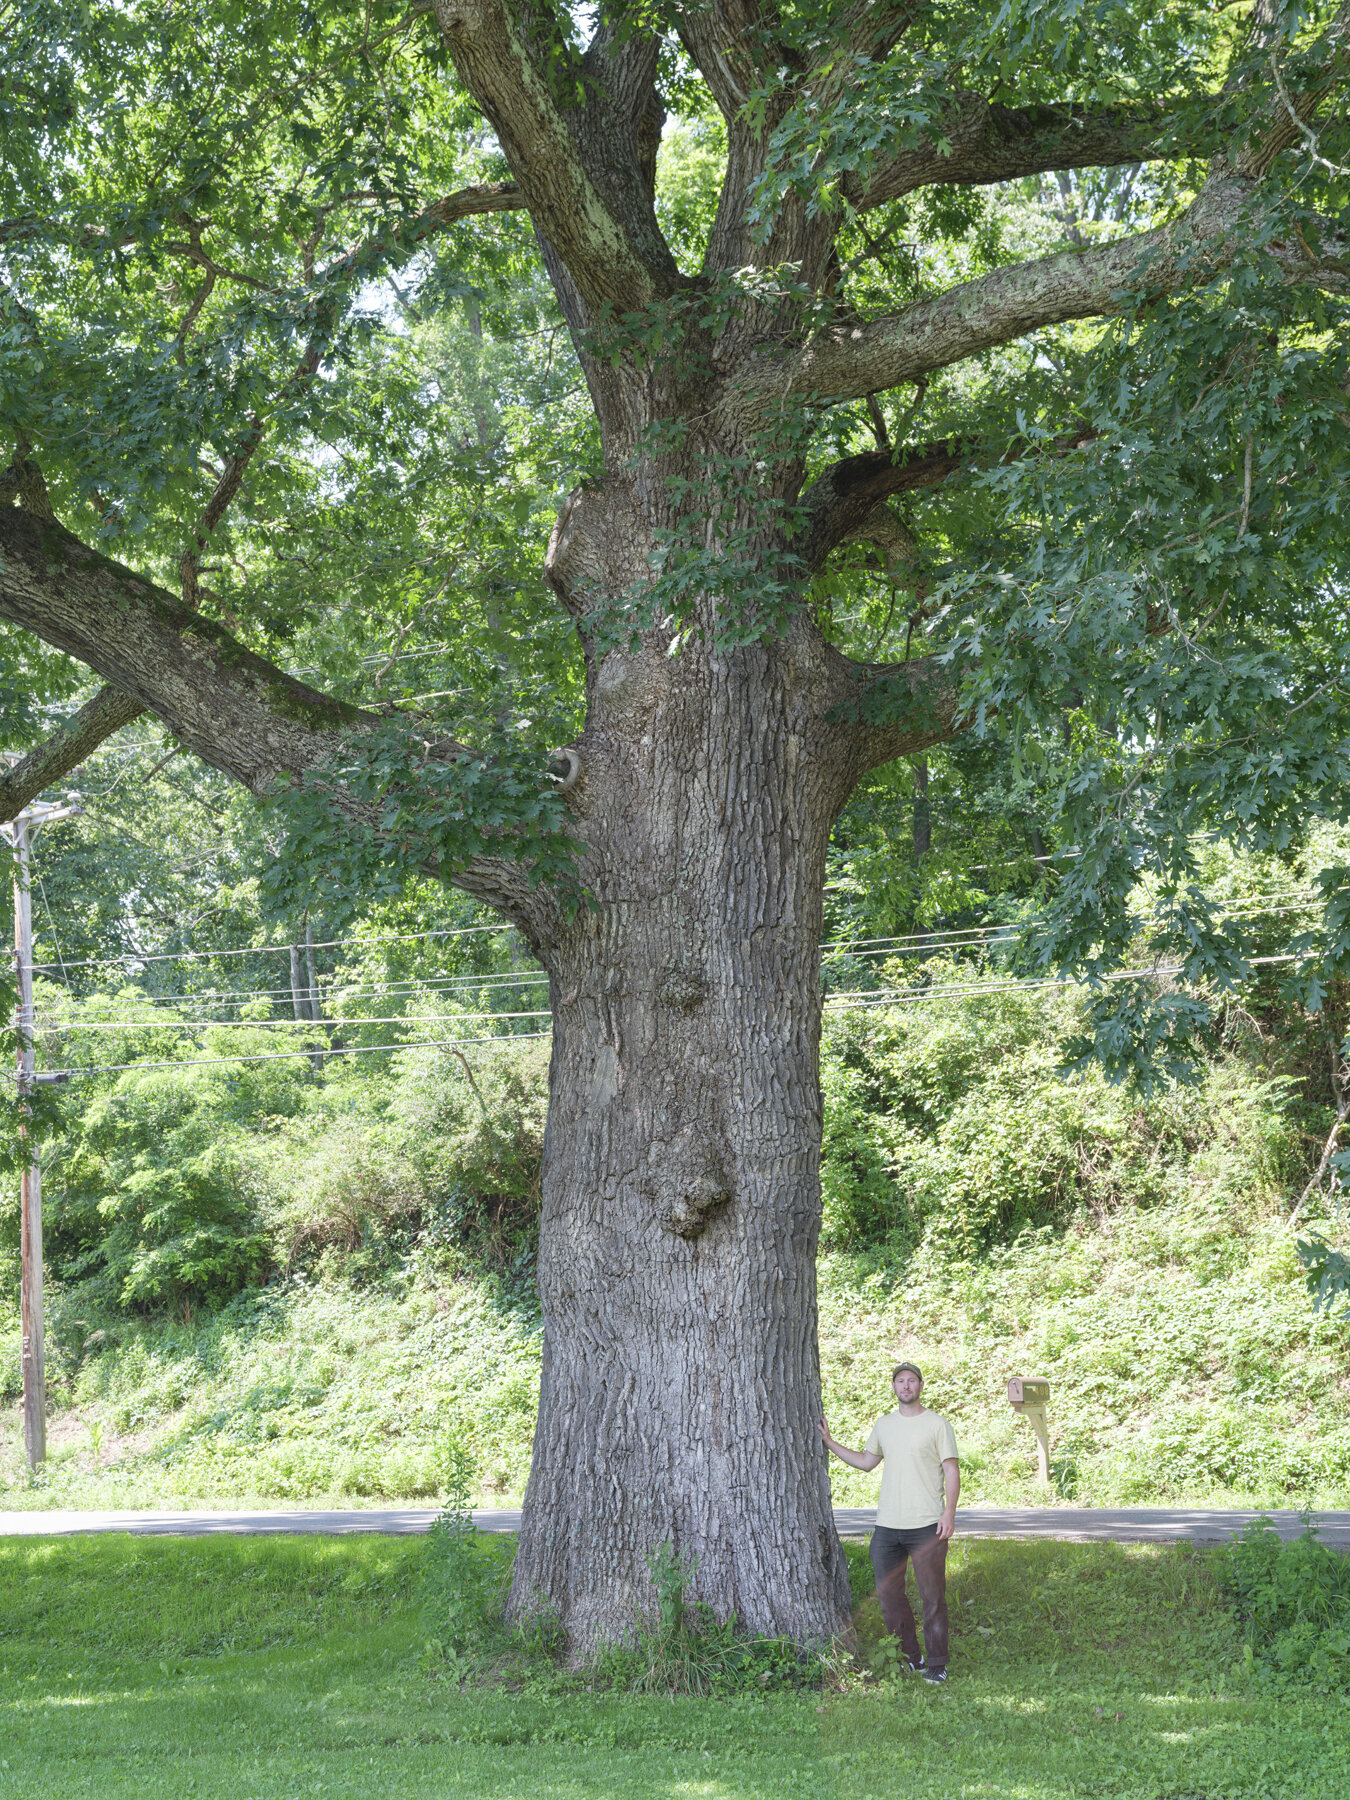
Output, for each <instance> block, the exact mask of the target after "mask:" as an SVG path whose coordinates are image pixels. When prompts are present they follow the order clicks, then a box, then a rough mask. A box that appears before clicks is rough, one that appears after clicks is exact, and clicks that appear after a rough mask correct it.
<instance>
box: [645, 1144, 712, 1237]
mask: <svg viewBox="0 0 1350 1800" xmlns="http://www.w3.org/2000/svg"><path fill="white" fill-rule="evenodd" d="M648 1160H649V1162H650V1163H651V1165H652V1168H653V1174H652V1179H651V1183H650V1189H651V1193H652V1197H653V1200H654V1202H655V1208H656V1219H657V1223H658V1224H659V1225H660V1226H661V1228H662V1230H664V1231H669V1232H671V1233H672V1234H673V1235H674V1236H675V1237H681V1238H696V1237H698V1236H699V1235H700V1233H702V1232H703V1231H706V1229H707V1227H708V1222H709V1220H710V1219H711V1217H712V1215H713V1213H715V1212H716V1211H717V1209H718V1208H719V1207H721V1206H725V1205H726V1203H727V1201H728V1200H730V1199H731V1196H732V1190H731V1181H730V1179H729V1177H728V1175H727V1172H726V1162H725V1159H724V1157H723V1154H722V1149H721V1146H720V1145H718V1144H716V1143H712V1142H710V1141H709V1140H708V1137H707V1135H706V1133H705V1132H704V1131H703V1130H702V1129H693V1128H691V1129H690V1130H687V1131H682V1132H681V1133H680V1134H679V1135H678V1136H677V1137H676V1138H675V1139H674V1140H673V1141H667V1142H664V1143H661V1142H658V1143H655V1144H653V1145H652V1148H651V1151H650V1154H649V1158H648Z"/></svg>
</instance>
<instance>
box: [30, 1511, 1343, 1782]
mask: <svg viewBox="0 0 1350 1800" xmlns="http://www.w3.org/2000/svg"><path fill="white" fill-rule="evenodd" d="M428 1555H429V1549H428V1544H427V1541H426V1540H425V1539H408V1538H402V1539H378V1538H365V1537H362V1538H342V1539H328V1540H325V1539H316V1538H304V1539H289V1540H281V1539H263V1540H238V1539H220V1538H213V1539H186V1540H182V1539H179V1540H165V1539H150V1540H146V1539H129V1538H127V1537H120V1536H119V1537H106V1538H67V1539H46V1540H10V1541H9V1542H4V1543H0V1792H3V1793H4V1795H5V1796H6V1800H11V1797H12V1800H37V1797H38V1796H42V1797H43V1800H47V1797H48V1796H53V1795H55V1796H59V1797H60V1800H66V1796H76V1795H82V1794H86V1793H87V1794H96V1795H98V1796H99V1797H100V1800H122V1797H123V1796H127V1797H128V1800H129V1797H130V1796H133V1795H134V1796H136V1800H158V1797H159V1796H164V1797H165V1800H169V1797H171V1800H183V1797H185V1796H195V1797H197V1800H263V1797H265V1800H293V1797H294V1800H301V1797H304V1800H308V1797H309V1796H310V1795H323V1796H324V1797H325V1800H357V1797H359V1800H368V1797H369V1796H370V1795H371V1794H373V1793H379V1794H381V1795H384V1796H387V1797H389V1800H423V1797H424V1796H425V1797H426V1800H431V1797H432V1796H435V1797H436V1800H445V1797H447V1796H455V1797H458V1796H461V1795H463V1796H466V1797H467V1796H473V1797H474V1800H499V1797H500V1800H508V1797H509V1800H520V1797H523V1796H530V1797H531V1800H534V1797H535V1796H539V1795H543V1796H548V1797H549V1800H564V1797H566V1800H572V1797H573V1796H575V1797H577V1800H580V1797H581V1796H587V1797H588V1800H611V1797H613V1800H620V1796H622V1797H623V1800H647V1797H648V1796H652V1797H653V1800H654V1797H656V1796H661V1797H662V1800H666V1797H667V1796H670V1795H681V1796H685V1795H688V1796H698V1797H699V1800H751V1797H754V1800H758V1797H760V1796H763V1797H764V1800H768V1797H770V1796H773V1797H775V1800H777V1797H780V1796H781V1797H783V1800H788V1797H792V1800H828V1797H831V1796H834V1795H843V1794H849V1795H851V1796H854V1795H856V1796H862V1797H864V1800H872V1797H873V1796H876V1797H877V1800H880V1797H881V1796H886V1800H892V1797H893V1796H895V1795H896V1794H902V1795H903V1796H904V1797H905V1800H930V1797H931V1800H937V1797H938V1796H942V1797H943V1800H947V1797H948V1796H951V1795H969V1796H972V1797H973V1796H980V1797H981V1800H984V1797H986V1796H990V1797H994V1800H1003V1797H1005V1796H1006V1797H1007V1800H1012V1797H1013V1796H1016V1797H1017V1800H1069V1796H1081V1795H1095V1796H1101V1797H1102V1800H1182V1797H1183V1796H1185V1797H1187V1800H1194V1797H1196V1796H1199V1795H1205V1796H1209V1797H1212V1800H1257V1797H1258V1796H1259V1797H1260V1800H1340V1796H1341V1795H1342V1794H1343V1793H1344V1767H1345V1756H1346V1747H1347V1746H1346V1732H1345V1725H1344V1714H1343V1705H1344V1702H1343V1698H1337V1697H1336V1696H1334V1695H1327V1694H1323V1693H1321V1692H1320V1691H1319V1690H1318V1689H1317V1688H1316V1687H1315V1686H1310V1687H1307V1688H1305V1689H1303V1690H1300V1691H1299V1692H1298V1694H1297V1695H1296V1696H1291V1695H1288V1694H1286V1695H1278V1694H1272V1693H1268V1692H1265V1691H1264V1690H1262V1689H1261V1688H1260V1687H1259V1686H1254V1684H1253V1682H1252V1680H1251V1678H1250V1676H1249V1675H1248V1674H1247V1673H1246V1671H1245V1668H1244V1663H1243V1657H1242V1635H1241V1631H1240V1628H1239V1625H1238V1623H1237V1622H1236V1620H1235V1619H1234V1617H1233V1615H1232V1613H1231V1612H1230V1610H1229V1606H1228V1603H1227V1601H1226V1599H1225V1596H1224V1593H1223V1591H1222V1589H1221V1586H1220V1583H1219V1578H1218V1577H1219V1564H1218V1559H1217V1556H1216V1553H1215V1552H1213V1551H1208V1552H1207V1551H1200V1550H1196V1549H1193V1548H1188V1547H1169V1548H1160V1547H1146V1548H1145V1547H1124V1546H1112V1545H1064V1544H1047V1543H1023V1544H1016V1543H993V1542H988V1541H975V1540H969V1541H966V1542H962V1541H961V1540H959V1539H958V1541H957V1543H956V1544H955V1545H954V1547H953V1550H952V1555H951V1585H950V1591H951V1600H952V1611H953V1615H954V1621H955V1632H954V1641H953V1657H952V1674H951V1678H950V1680H949V1682H948V1684H947V1685H946V1687H944V1688H941V1689H936V1690H934V1689H930V1688H928V1687H926V1686H924V1685H923V1684H921V1683H918V1682H916V1681H914V1680H913V1679H912V1678H900V1677H897V1678H893V1679H883V1680H880V1681H878V1680H875V1679H874V1678H872V1677H870V1676H867V1675H863V1674H853V1675H849V1676H846V1677H845V1678H844V1679H843V1680H841V1681H839V1682H837V1683H836V1685H835V1686H834V1687H833V1688H832V1689H828V1690H824V1691H811V1692H793V1691H779V1692H768V1693H763V1694H759V1693H753V1694H741V1693H734V1694H729V1695H728V1694H723V1695H721V1696H719V1697H717V1698H714V1699H701V1698H698V1697H692V1696H684V1697H679V1696H677V1697H675V1698H673V1699H672V1698H671V1697H669V1696H666V1695H661V1696H655V1695H643V1694H633V1693H628V1692H618V1691H615V1690H613V1689H612V1688H611V1689H610V1690H609V1691H604V1692H594V1691H591V1690H590V1689H589V1688H588V1687H587V1685H586V1683H585V1681H584V1679H582V1678H579V1677H578V1675H577V1674H575V1673H569V1672H567V1671H566V1670H563V1669H560V1668H559V1667H558V1666H557V1665H556V1663H554V1662H553V1661H552V1659H551V1658H550V1656H549V1654H548V1652H547V1650H546V1649H540V1650H539V1651H537V1653H536V1654H535V1655H534V1657H533V1659H532V1661H533V1673H532V1674H528V1675H526V1674H525V1673H524V1671H523V1669H522V1671H521V1677H522V1678H521V1679H519V1680H518V1681H517V1684H516V1691H514V1692H507V1691H503V1690H502V1689H501V1688H500V1687H493V1686H490V1685H483V1684H482V1683H481V1682H476V1681H474V1680H472V1679H470V1680H467V1681H466V1680H463V1679H461V1678H460V1677H459V1675H458V1673H457V1671H456V1670H455V1669H454V1668H453V1667H449V1666H447V1665H446V1664H445V1663H444V1662H443V1661H442V1662H433V1663H430V1664H429V1663H428V1661H427V1658H426V1655H425V1651H424V1645H423V1636H422V1623H421V1608H422V1605H423V1602H424V1597H425V1582H424V1575H425V1571H426V1562H427V1558H428ZM850 1564H851V1568H852V1570H853V1573H854V1575H855V1577H856V1579H857V1581H858V1595H859V1600H858V1610H857V1627H858V1632H859V1637H860V1640H861V1645H862V1650H863V1654H864V1658H865V1656H866V1652H867V1649H868V1647H869V1645H871V1644H873V1643H874V1642H875V1639H876V1634H877V1631H878V1629H879V1621H878V1619H877V1617H876V1603H875V1599H874V1598H872V1597H870V1596H868V1595H867V1594H866V1593H865V1591H864V1590H865V1587H866V1579H867V1578H866V1558H865V1554H864V1553H863V1550H862V1546H860V1545H852V1546H850Z"/></svg>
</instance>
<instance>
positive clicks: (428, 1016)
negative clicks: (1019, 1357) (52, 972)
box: [38, 1009, 553, 1031]
mask: <svg viewBox="0 0 1350 1800" xmlns="http://www.w3.org/2000/svg"><path fill="white" fill-rule="evenodd" d="M552 1017H553V1015H552V1013H551V1012H549V1011H548V1010H547V1009H545V1010H544V1011H543V1012H479V1013H470V1012H463V1013H397V1014H395V1015H394V1016H393V1017H392V1018H381V1019H362V1018H351V1019H325V1020H324V1021H323V1024H324V1025H329V1026H339V1027H343V1026H345V1027H347V1028H348V1029H350V1030H361V1029H363V1028H364V1027H365V1026H367V1025H441V1024H446V1025H449V1024H453V1023H454V1022H455V1021H456V1020H457V1019H474V1020H478V1019H550V1018H552ZM38 1029H39V1030H40V1031H210V1030H213V1029H221V1030H225V1031H295V1030H296V1029H305V1030H309V1031H314V1030H316V1029H319V1026H318V1025H317V1024H316V1022H315V1021H313V1020H310V1019H165V1020H164V1021H163V1023H162V1024H161V1023H159V1022H157V1021H155V1020H153V1019H142V1020H137V1021H134V1022H133V1023H131V1024H126V1023H124V1022H123V1021H122V1020H120V1019H89V1020H78V1019H74V1020H62V1019H53V1020H51V1021H50V1022H44V1023H43V1024H42V1025H40V1026H39V1027H38Z"/></svg>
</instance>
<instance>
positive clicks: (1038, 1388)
mask: <svg viewBox="0 0 1350 1800" xmlns="http://www.w3.org/2000/svg"><path fill="white" fill-rule="evenodd" d="M1049 1403H1050V1383H1049V1382H1048V1381H1042V1380H1040V1379H1039V1377H1035V1376H1030V1375H1014V1376H1013V1378H1012V1380H1011V1381H1010V1382H1009V1383H1008V1404H1009V1406H1011V1407H1012V1409H1013V1411H1014V1412H1019V1413H1021V1415H1022V1417H1023V1418H1024V1419H1025V1420H1026V1422H1027V1424H1028V1425H1030V1427H1031V1429H1032V1430H1033V1431H1034V1432H1035V1434H1036V1460H1037V1462H1038V1463H1039V1465H1040V1467H1039V1474H1040V1479H1041V1482H1042V1483H1043V1484H1044V1485H1045V1486H1047V1487H1048V1486H1049V1483H1050V1427H1049V1425H1048V1424H1047V1423H1046V1418H1045V1409H1046V1407H1047V1406H1048V1405H1049Z"/></svg>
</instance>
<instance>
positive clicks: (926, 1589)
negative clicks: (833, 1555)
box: [868, 1525, 947, 1669]
mask: <svg viewBox="0 0 1350 1800" xmlns="http://www.w3.org/2000/svg"><path fill="white" fill-rule="evenodd" d="M868 1555H869V1556H870V1557H871V1559H872V1573H873V1575H875V1576H876V1582H877V1599H878V1600H880V1602H881V1616H882V1618H883V1619H884V1620H885V1622H886V1629H887V1631H889V1632H890V1634H891V1636H892V1637H898V1638H899V1640H900V1646H901V1648H902V1649H903V1651H904V1653H905V1655H906V1656H907V1657H908V1658H909V1660H910V1661H911V1662H912V1663H917V1662H918V1661H919V1634H918V1632H917V1631H916V1629H915V1625H914V1610H913V1608H912V1607H911V1606H910V1604H909V1595H908V1594H907V1593H906V1592H905V1565H906V1564H907V1563H911V1562H912V1563H913V1564H914V1579H915V1581H916V1582H917V1583H918V1587H919V1598H920V1599H921V1600H922V1601H923V1642H924V1648H925V1650H926V1651H927V1663H928V1667H929V1668H930V1669H945V1668H946V1666H947V1540H946V1539H945V1538H940V1537H939V1536H938V1534H937V1526H936V1525H921V1526H919V1527H918V1528H917V1529H915V1530H913V1531H893V1530H891V1529H890V1527H889V1526H886V1525H878V1526H877V1527H876V1528H875V1530H874V1531H873V1532H872V1542H871V1543H870V1544H869V1546H868Z"/></svg>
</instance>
